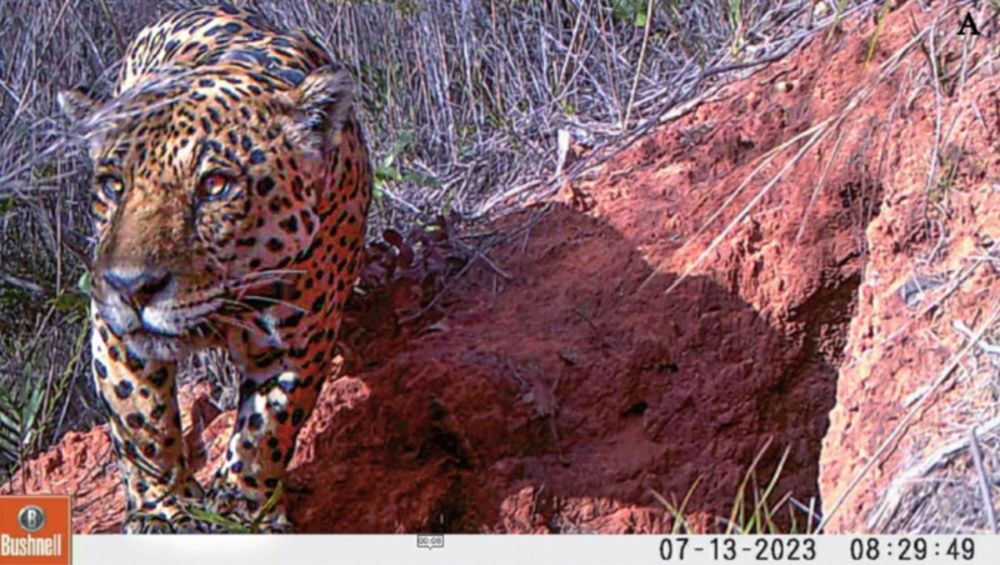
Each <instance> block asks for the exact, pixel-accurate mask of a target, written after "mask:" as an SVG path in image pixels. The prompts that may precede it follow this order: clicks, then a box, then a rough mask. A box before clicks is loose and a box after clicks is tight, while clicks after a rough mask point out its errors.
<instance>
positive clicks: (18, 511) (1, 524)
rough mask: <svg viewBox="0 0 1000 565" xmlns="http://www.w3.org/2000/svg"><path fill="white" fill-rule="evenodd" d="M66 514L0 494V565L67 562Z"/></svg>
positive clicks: (47, 502) (43, 498)
mask: <svg viewBox="0 0 1000 565" xmlns="http://www.w3.org/2000/svg"><path fill="white" fill-rule="evenodd" d="M2 1H3V0H0V2H2ZM70 513H71V501H70V499H69V497H68V496H58V495H25V496H0V565H69V563H70V561H71V560H72V556H71V555H70V552H71V551H72V549H73V548H72V545H71V544H70V533H71V531H72V530H71V528H70Z"/></svg>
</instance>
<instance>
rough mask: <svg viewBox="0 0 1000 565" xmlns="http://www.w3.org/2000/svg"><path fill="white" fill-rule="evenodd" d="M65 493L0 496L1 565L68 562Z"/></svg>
mask: <svg viewBox="0 0 1000 565" xmlns="http://www.w3.org/2000/svg"><path fill="white" fill-rule="evenodd" d="M69 517H70V500H69V497H68V496H55V495H53V496H47V495H46V496H0V565H69V563H70V542H71V539H70V535H71V533H70V527H69Z"/></svg>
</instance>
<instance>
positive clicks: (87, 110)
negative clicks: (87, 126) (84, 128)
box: [56, 88, 97, 123]
mask: <svg viewBox="0 0 1000 565" xmlns="http://www.w3.org/2000/svg"><path fill="white" fill-rule="evenodd" d="M56 100H57V101H58V102H59V108H60V109H62V111H63V114H65V115H66V117H67V118H69V119H70V121H72V122H73V123H78V122H82V121H83V120H84V119H86V118H87V117H89V116H90V115H92V114H93V113H94V112H95V111H96V110H97V102H95V101H94V99H93V98H91V97H90V96H88V95H87V94H86V93H85V92H84V91H83V90H82V89H79V88H75V89H73V90H64V91H62V92H60V93H59V95H58V96H56Z"/></svg>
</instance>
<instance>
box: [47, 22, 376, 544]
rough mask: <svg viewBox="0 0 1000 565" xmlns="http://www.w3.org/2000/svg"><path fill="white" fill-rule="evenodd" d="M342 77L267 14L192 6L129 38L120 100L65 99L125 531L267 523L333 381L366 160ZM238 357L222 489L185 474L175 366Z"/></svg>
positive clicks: (96, 355) (366, 182)
mask: <svg viewBox="0 0 1000 565" xmlns="http://www.w3.org/2000/svg"><path fill="white" fill-rule="evenodd" d="M352 88H353V87H352V82H351V79H350V76H349V74H348V73H347V72H346V71H345V70H344V69H343V68H341V67H340V66H339V65H338V64H336V63H335V62H334V61H333V60H332V58H331V57H330V56H329V55H328V54H327V52H326V51H325V50H324V49H323V48H322V47H321V46H320V45H319V44H318V43H317V42H316V41H315V40H314V39H313V38H312V37H310V36H309V35H308V34H307V33H305V32H301V31H297V32H285V31H282V30H281V29H279V28H277V27H275V26H273V25H271V24H270V23H269V22H268V21H266V20H265V19H264V18H262V17H261V16H260V15H258V14H256V13H255V12H251V11H245V10H242V9H236V8H232V7H229V6H218V7H203V8H195V9H188V10H184V11H180V12H176V13H173V14H170V15H167V16H165V17H164V18H162V19H161V20H159V21H158V22H157V23H155V24H154V25H152V26H149V27H147V28H145V29H144V30H143V31H142V32H141V33H139V35H138V36H137V37H136V39H135V40H134V41H133V42H132V44H131V45H130V47H129V48H128V51H127V54H126V57H125V59H124V62H123V66H122V70H121V73H120V76H119V78H118V81H117V84H116V88H115V90H114V93H113V97H112V99H111V100H109V101H106V102H102V103H98V102H95V101H93V100H91V99H90V98H89V97H87V96H86V95H84V94H82V93H80V92H78V91H69V92H66V93H63V95H61V97H60V102H61V104H62V106H63V108H64V110H65V111H66V112H67V113H68V114H69V115H70V116H71V117H73V118H74V119H76V120H77V123H78V124H79V127H80V130H81V131H83V132H85V138H86V139H87V140H88V142H89V149H90V155H91V158H92V160H93V163H94V190H93V199H92V207H93V215H94V219H95V226H96V235H97V246H96V255H95V260H94V264H93V275H94V276H93V281H94V284H93V303H92V325H93V334H92V352H93V375H94V383H95V384H96V387H97V391H98V393H99V396H100V398H101V400H102V402H103V404H104V406H105V408H106V410H107V413H108V416H109V421H110V428H111V435H112V439H113V444H114V448H115V451H116V453H117V456H118V459H119V463H120V467H121V471H122V477H123V480H124V483H125V486H126V494H127V503H128V516H127V520H126V522H125V526H124V530H125V531H126V532H153V531H190V530H197V529H202V528H204V527H205V525H204V523H202V522H199V521H198V520H195V519H194V518H192V516H191V515H190V514H189V513H188V512H187V511H186V509H187V508H189V507H191V506H195V507H199V508H207V509H208V510H210V511H212V512H216V513H219V514H223V515H228V516H231V517H237V518H239V519H243V520H252V519H255V518H260V519H261V520H262V523H263V525H264V528H265V529H267V530H273V531H282V530H285V529H287V528H288V527H289V524H288V521H287V518H286V510H287V509H286V508H285V504H284V502H283V501H281V502H279V504H278V505H277V506H276V507H275V508H274V509H273V511H271V512H270V513H268V514H267V515H266V516H261V515H260V514H261V510H262V507H263V506H264V504H265V502H266V501H267V500H269V498H270V497H271V496H272V495H273V494H274V492H275V490H276V489H277V488H278V486H279V483H283V481H284V478H285V467H286V466H287V465H288V463H289V461H290V460H291V459H292V456H293V454H294V451H295V440H296V435H297V434H298V432H299V430H301V429H302V426H303V424H304V422H305V421H306V419H307V418H308V417H309V414H310V411H311V410H312V408H313V405H314V404H315V401H316V398H317V396H318V393H319V391H320V389H321V387H322V386H323V384H324V382H326V380H327V378H328V377H329V376H330V375H329V374H328V373H329V370H330V369H329V367H330V360H331V357H332V354H333V350H334V347H335V345H336V342H337V334H338V327H339V324H340V318H341V310H342V307H343V305H344V302H345V300H346V299H347V296H348V294H349V293H350V292H351V289H352V287H353V284H354V282H355V281H356V278H357V275H358V270H359V262H360V261H361V253H362V249H363V236H364V227H365V218H366V216H367V212H368V207H369V202H370V197H371V187H372V169H371V165H370V161H369V157H368V152H367V149H366V146H365V142H364V139H363V137H362V133H361V130H360V128H359V126H358V123H357V121H356V119H355V117H354V112H353V110H352ZM207 347H223V348H226V349H228V351H229V353H230V355H231V357H232V359H233V360H234V361H235V363H236V365H237V366H238V367H239V369H240V370H241V372H242V375H243V378H242V385H241V387H240V391H239V411H238V415H237V419H236V423H235V427H234V429H233V431H232V435H231V438H230V440H229V442H228V448H227V450H226V454H225V458H224V463H223V464H222V466H221V467H220V468H219V469H218V472H217V473H216V474H215V475H214V479H213V482H212V484H210V485H204V486H203V485H200V484H199V483H198V482H197V481H196V480H195V479H194V477H193V476H192V473H191V470H190V469H189V467H188V460H187V454H186V453H185V450H184V445H183V444H184V442H183V441H182V440H181V438H182V429H181V416H180V411H179V409H178V404H177V400H176V392H177V390H176V389H177V364H178V361H181V360H183V358H184V357H185V356H186V355H188V354H189V353H190V352H192V351H196V350H199V349H202V348H207Z"/></svg>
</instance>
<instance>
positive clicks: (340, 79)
mask: <svg viewBox="0 0 1000 565" xmlns="http://www.w3.org/2000/svg"><path fill="white" fill-rule="evenodd" d="M291 98H292V100H291V103H292V107H293V119H294V121H295V124H296V127H297V128H298V129H299V131H300V133H301V134H302V137H303V138H304V139H303V141H306V142H307V143H309V144H310V145H311V147H312V148H314V149H317V150H323V149H326V148H327V147H328V146H329V145H330V144H332V143H334V142H335V137H336V134H337V133H339V132H340V130H341V129H342V128H343V127H344V122H346V121H347V119H348V117H349V116H350V114H351V107H352V106H353V104H354V81H353V80H352V79H351V75H350V73H348V72H347V71H346V70H344V69H336V70H335V69H331V68H330V67H321V68H319V69H316V70H315V71H313V72H312V73H310V74H309V75H307V76H306V77H305V78H304V79H302V82H300V83H299V85H298V86H297V87H296V88H295V90H294V91H293V92H292V93H291Z"/></svg>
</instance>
